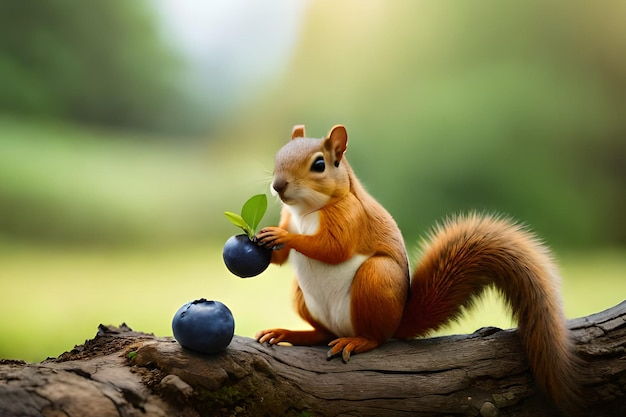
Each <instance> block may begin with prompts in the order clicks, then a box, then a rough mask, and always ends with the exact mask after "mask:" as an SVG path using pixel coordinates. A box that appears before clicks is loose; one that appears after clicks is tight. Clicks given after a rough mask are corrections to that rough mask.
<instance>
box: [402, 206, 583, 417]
mask: <svg viewBox="0 0 626 417" xmlns="http://www.w3.org/2000/svg"><path fill="white" fill-rule="evenodd" d="M559 283H560V277H559V273H558V271H557V268H556V266H555V264H554V261H553V260H552V258H551V256H550V254H549V251H548V249H547V248H546V247H545V246H544V245H543V244H542V243H541V242H539V240H538V239H537V238H536V237H535V236H534V235H533V234H531V233H530V232H529V231H527V230H526V229H524V228H523V227H521V226H519V225H517V224H515V223H512V222H510V221H508V220H506V219H503V218H499V217H494V216H480V215H477V214H470V215H467V216H460V217H456V218H453V219H449V220H447V221H446V222H445V223H444V224H443V225H440V226H437V227H436V228H435V230H434V231H433V232H432V233H431V235H430V236H429V239H428V240H427V241H425V242H424V244H423V247H422V259H421V260H420V262H419V264H418V265H417V266H416V268H415V271H414V273H413V277H412V280H411V292H410V298H409V301H408V304H407V307H406V310H405V313H404V316H403V321H402V323H401V325H400V327H399V329H398V331H397V332H396V337H398V338H409V337H415V336H420V335H425V334H426V333H428V332H430V331H432V330H435V329H437V328H439V327H441V326H442V325H445V324H446V323H448V322H449V321H450V320H454V319H456V318H458V317H459V315H460V314H461V313H462V312H463V308H467V307H471V305H472V304H473V303H474V301H475V300H476V298H477V297H478V296H479V295H480V294H482V292H483V290H484V289H485V288H487V287H489V286H492V285H493V286H495V288H497V289H498V290H499V292H500V293H501V294H502V295H503V296H504V298H505V300H506V302H507V303H508V304H509V306H510V308H511V310H512V313H513V316H514V318H515V319H516V320H517V323H518V328H519V335H520V338H521V340H522V344H523V346H524V349H525V350H526V354H527V356H528V361H529V364H530V368H531V370H532V372H533V375H534V377H535V380H536V381H537V383H538V385H539V386H541V388H542V389H543V390H544V391H545V392H546V393H547V394H548V395H549V396H550V397H551V398H552V400H553V401H554V403H555V404H556V405H557V407H559V408H560V409H561V410H562V411H564V412H566V413H568V414H569V413H571V412H572V411H574V410H575V408H577V405H578V404H579V403H580V395H579V388H578V387H579V385H578V382H577V381H578V379H579V374H578V367H577V366H576V363H577V360H576V357H575V356H574V353H573V351H572V347H571V342H570V337H569V332H568V329H567V328H566V320H565V317H564V315H563V311H562V307H561V300H560V295H559V292H560V290H559Z"/></svg>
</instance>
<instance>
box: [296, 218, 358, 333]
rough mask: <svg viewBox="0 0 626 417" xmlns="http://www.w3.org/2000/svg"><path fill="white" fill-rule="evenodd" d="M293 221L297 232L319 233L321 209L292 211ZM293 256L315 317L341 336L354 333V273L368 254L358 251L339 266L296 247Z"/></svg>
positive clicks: (298, 276) (306, 298) (308, 303)
mask: <svg viewBox="0 0 626 417" xmlns="http://www.w3.org/2000/svg"><path fill="white" fill-rule="evenodd" d="M291 220H292V224H291V227H292V228H293V229H294V230H293V232H295V233H300V234H309V235H310V234H315V233H316V232H317V229H318V227H319V214H318V213H317V212H313V213H309V214H306V215H304V216H301V215H299V214H298V213H293V212H292V217H291ZM289 256H290V259H291V263H292V265H293V267H294V269H295V271H296V277H297V279H298V284H299V285H300V288H301V289H302V293H303V294H304V300H305V302H306V305H307V308H308V310H309V312H310V313H311V315H312V316H313V318H315V319H316V320H317V321H319V322H320V323H321V324H323V325H324V326H326V328H327V329H329V330H331V331H332V332H333V333H334V334H335V335H337V336H339V337H342V336H354V330H353V328H352V320H351V317H350V289H351V287H352V280H353V278H354V274H355V273H356V271H357V270H358V269H359V267H360V266H361V264H363V262H364V261H365V260H366V259H367V256H365V255H358V254H357V255H355V256H353V257H352V258H350V259H348V260H347V261H345V262H343V263H341V264H338V265H331V264H326V263H324V262H320V261H317V260H314V259H311V258H307V257H306V256H304V255H302V254H301V253H299V252H297V251H295V250H292V252H291V254H290V255H289Z"/></svg>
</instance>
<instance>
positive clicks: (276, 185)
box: [272, 178, 287, 195]
mask: <svg viewBox="0 0 626 417" xmlns="http://www.w3.org/2000/svg"><path fill="white" fill-rule="evenodd" d="M272 188H273V189H274V190H275V191H276V192H277V193H278V194H281V195H282V193H283V192H284V191H285V188H287V181H286V180H285V179H284V178H274V182H272Z"/></svg>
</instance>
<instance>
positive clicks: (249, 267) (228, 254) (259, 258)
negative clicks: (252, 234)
mask: <svg viewBox="0 0 626 417" xmlns="http://www.w3.org/2000/svg"><path fill="white" fill-rule="evenodd" d="M222 255H223V257H224V263H225V264H226V268H228V270H229V271H230V272H232V273H233V274H235V275H237V276H238V277H241V278H249V277H254V276H256V275H259V274H260V273H261V272H263V271H265V269H267V267H268V265H269V264H270V258H271V257H272V250H271V249H267V248H264V247H261V246H259V245H257V244H256V242H253V241H251V240H250V239H249V238H248V236H247V235H244V234H242V235H237V236H231V237H230V238H229V239H228V240H227V241H226V244H224V252H223V254H222Z"/></svg>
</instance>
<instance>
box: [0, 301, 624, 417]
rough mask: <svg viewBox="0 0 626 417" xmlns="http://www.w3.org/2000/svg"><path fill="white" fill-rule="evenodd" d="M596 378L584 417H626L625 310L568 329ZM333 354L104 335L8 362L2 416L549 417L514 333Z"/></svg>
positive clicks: (1, 364)
mask: <svg viewBox="0 0 626 417" xmlns="http://www.w3.org/2000/svg"><path fill="white" fill-rule="evenodd" d="M569 327H570V329H571V330H572V333H573V336H574V340H575V344H576V350H577V354H578V356H579V357H580V358H581V359H582V360H584V362H585V364H586V366H585V369H586V370H587V371H589V372H588V373H587V375H586V376H585V378H584V385H585V387H586V389H587V390H588V391H589V393H590V395H591V403H590V405H589V410H588V414H587V415H592V416H625V415H626V396H625V393H626V301H624V302H622V303H621V304H619V305H617V306H615V307H613V308H611V309H609V310H606V311H604V312H602V313H598V314H593V315H591V316H588V317H583V318H580V319H575V320H571V321H570V322H569ZM326 350H327V348H326V347H323V346H320V347H287V346H271V347H270V346H267V345H261V344H259V343H257V342H256V341H255V340H253V339H250V338H244V337H239V336H235V338H234V339H233V341H232V343H231V344H230V346H229V347H228V349H227V350H226V351H225V352H223V353H220V354H215V355H201V354H197V353H194V352H191V351H188V350H185V349H183V348H182V347H181V346H180V345H179V344H178V343H177V342H176V341H175V340H174V339H172V338H169V337H155V336H153V335H149V334H145V333H140V332H134V331H132V330H131V329H130V328H129V327H127V326H126V325H124V324H123V325H121V326H120V327H110V326H103V325H100V326H99V330H98V333H97V335H96V337H95V338H94V339H92V340H88V341H86V342H85V343H84V344H83V345H80V346H76V347H75V348H74V349H73V350H72V351H70V352H66V353H64V354H62V355H61V356H59V357H58V358H55V359H47V360H45V361H43V362H40V363H25V362H22V361H12V360H3V361H0V416H2V417H4V416H7V417H8V416H28V417H30V416H46V417H52V416H69V417H78V416H102V417H109V416H110V417H134V416H183V417H195V416H450V415H467V416H485V417H487V416H549V415H554V410H552V409H551V408H550V407H551V406H550V403H549V401H547V400H546V399H545V398H543V397H542V395H541V393H540V392H538V391H537V389H536V388H535V385H534V383H533V378H532V376H531V374H530V372H529V370H528V365H527V363H526V358H525V356H524V353H523V352H522V349H521V346H520V343H519V340H518V337H517V333H516V331H515V330H499V329H495V328H484V329H480V330H478V331H477V332H475V333H474V334H471V335H461V336H446V337H436V338H430V339H417V340H412V341H391V342H389V343H387V344H385V345H383V346H382V347H380V348H378V349H375V350H374V351H372V352H368V353H364V354H360V355H355V356H353V357H352V359H351V360H350V362H349V363H347V364H345V363H343V362H342V361H341V360H340V359H333V360H330V361H327V360H326Z"/></svg>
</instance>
